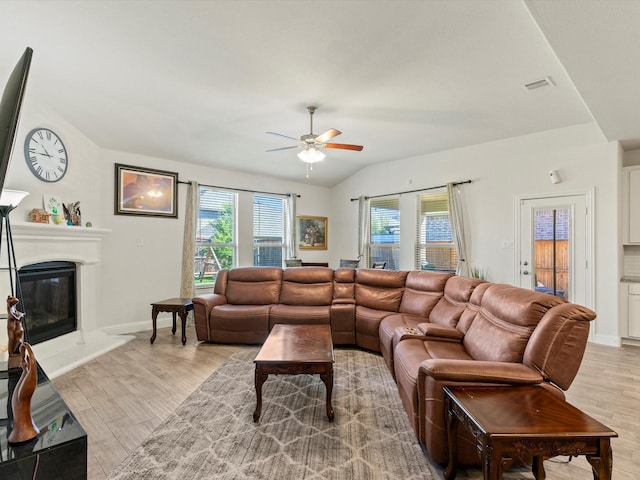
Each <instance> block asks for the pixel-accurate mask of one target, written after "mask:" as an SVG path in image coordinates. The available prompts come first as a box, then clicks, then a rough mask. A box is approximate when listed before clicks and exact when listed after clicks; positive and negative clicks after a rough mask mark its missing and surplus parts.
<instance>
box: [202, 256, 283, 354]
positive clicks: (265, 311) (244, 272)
mask: <svg viewBox="0 0 640 480" xmlns="http://www.w3.org/2000/svg"><path fill="white" fill-rule="evenodd" d="M282 274H283V270H282V268H277V267H238V268H232V269H231V270H221V271H219V272H218V277H217V278H216V283H215V286H214V293H212V294H209V295H202V296H200V297H195V298H194V299H193V311H194V317H195V323H196V335H197V337H198V340H206V341H209V342H217V343H263V342H264V341H265V340H266V339H267V336H268V335H269V312H270V310H271V306H272V305H274V304H277V303H278V301H279V299H280V288H281V286H282Z"/></svg>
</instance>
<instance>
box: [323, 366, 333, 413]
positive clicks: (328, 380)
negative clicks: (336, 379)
mask: <svg viewBox="0 0 640 480" xmlns="http://www.w3.org/2000/svg"><path fill="white" fill-rule="evenodd" d="M320 378H321V379H322V381H323V382H324V385H325V387H327V417H328V418H329V421H330V422H333V419H334V418H335V415H334V413H333V406H332V405H331V394H332V392H333V365H329V367H328V368H327V372H326V373H321V374H320Z"/></svg>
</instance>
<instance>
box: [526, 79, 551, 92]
mask: <svg viewBox="0 0 640 480" xmlns="http://www.w3.org/2000/svg"><path fill="white" fill-rule="evenodd" d="M553 85H554V83H553V81H552V80H551V77H544V78H541V79H540V80H536V81H535V82H530V83H525V84H524V88H526V89H527V90H536V89H538V88H543V87H553Z"/></svg>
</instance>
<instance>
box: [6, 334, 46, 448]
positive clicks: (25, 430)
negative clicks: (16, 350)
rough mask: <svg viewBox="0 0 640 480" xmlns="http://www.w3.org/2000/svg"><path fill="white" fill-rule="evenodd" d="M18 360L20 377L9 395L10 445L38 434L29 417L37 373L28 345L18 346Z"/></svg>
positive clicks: (25, 440)
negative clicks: (20, 367) (11, 425)
mask: <svg viewBox="0 0 640 480" xmlns="http://www.w3.org/2000/svg"><path fill="white" fill-rule="evenodd" d="M20 359H21V364H22V375H20V379H19V380H18V383H17V384H16V387H15V389H14V390H13V394H12V395H11V410H12V412H13V428H12V430H11V433H10V434H9V437H8V438H7V440H8V441H9V443H12V444H15V443H23V442H27V441H29V440H31V439H33V438H35V437H36V436H37V435H38V433H40V429H38V427H37V426H36V424H35V423H34V422H33V418H32V417H31V397H32V396H33V392H34V391H35V389H36V384H37V383H38V372H37V366H36V357H35V356H34V355H33V350H31V345H29V344H28V343H22V344H21V345H20Z"/></svg>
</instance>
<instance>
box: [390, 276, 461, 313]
mask: <svg viewBox="0 0 640 480" xmlns="http://www.w3.org/2000/svg"><path fill="white" fill-rule="evenodd" d="M451 276H452V275H451V274H450V273H440V272H428V271H418V270H416V271H412V272H409V274H408V275H407V280H406V282H405V288H404V293H403V294H402V301H401V303H400V308H399V311H400V312H401V313H411V314H414V315H421V316H423V317H424V318H425V319H427V318H428V317H429V314H430V313H431V310H432V309H433V307H435V305H436V304H437V303H438V300H440V298H442V295H443V293H444V288H445V285H446V283H447V280H448V279H449V278H451Z"/></svg>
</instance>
